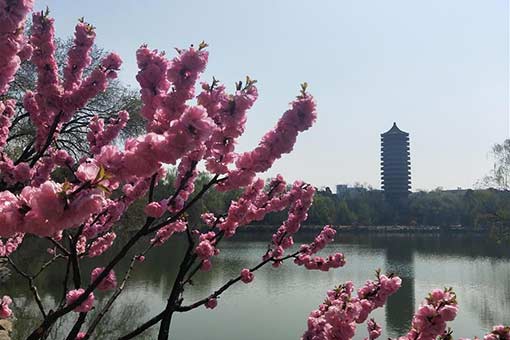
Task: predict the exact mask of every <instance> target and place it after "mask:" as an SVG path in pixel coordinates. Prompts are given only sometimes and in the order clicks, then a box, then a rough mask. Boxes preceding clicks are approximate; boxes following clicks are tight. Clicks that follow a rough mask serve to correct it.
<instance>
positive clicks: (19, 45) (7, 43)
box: [0, 0, 34, 94]
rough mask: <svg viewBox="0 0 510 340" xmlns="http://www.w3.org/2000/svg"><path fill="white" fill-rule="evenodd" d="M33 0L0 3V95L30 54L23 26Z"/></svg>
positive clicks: (5, 90)
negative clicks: (21, 55)
mask: <svg viewBox="0 0 510 340" xmlns="http://www.w3.org/2000/svg"><path fill="white" fill-rule="evenodd" d="M33 5H34V1H33V0H16V1H2V2H1V3H0V94H4V93H5V92H7V90H8V88H9V83H10V82H11V81H13V80H14V75H15V74H16V71H17V70H18V68H19V65H20V62H21V58H20V57H19V56H18V54H21V53H23V54H24V56H23V59H25V58H27V56H26V54H27V52H28V54H30V47H29V48H25V46H26V45H25V39H24V37H23V26H24V24H25V21H26V16H27V14H28V13H29V12H30V11H31V10H32V7H33Z"/></svg>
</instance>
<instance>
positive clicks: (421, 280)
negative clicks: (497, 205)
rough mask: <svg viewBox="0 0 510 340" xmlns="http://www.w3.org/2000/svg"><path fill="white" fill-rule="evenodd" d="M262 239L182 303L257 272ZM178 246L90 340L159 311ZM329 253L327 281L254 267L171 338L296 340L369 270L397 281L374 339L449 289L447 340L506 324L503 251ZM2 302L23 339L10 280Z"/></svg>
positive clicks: (54, 274)
mask: <svg viewBox="0 0 510 340" xmlns="http://www.w3.org/2000/svg"><path fill="white" fill-rule="evenodd" d="M312 238H313V234H309V235H303V241H305V240H306V241H308V240H311V239H312ZM268 239H269V237H268V235H261V234H255V233H244V234H242V235H240V237H239V238H238V240H237V241H228V242H225V243H224V244H223V247H222V250H221V254H220V255H219V256H218V257H217V258H215V259H214V261H213V263H214V267H213V270H212V272H210V273H200V275H197V277H196V280H194V285H193V287H191V289H189V290H188V291H187V292H186V295H185V304H188V303H191V302H193V301H195V300H197V299H200V298H203V297H205V296H208V295H209V294H210V293H211V292H212V291H214V290H215V289H217V288H218V287H220V286H221V285H222V284H223V283H225V282H226V281H228V280H229V278H231V277H233V276H236V275H237V274H238V273H239V271H240V270H241V269H242V268H244V267H251V266H253V265H255V264H257V263H258V261H259V259H260V256H261V255H262V254H263V253H264V252H265V250H266V247H267V241H266V240H268ZM183 241H184V240H183V239H178V238H175V239H173V240H171V242H168V243H167V244H166V245H165V246H163V247H160V248H156V249H154V252H153V253H152V254H151V255H150V256H148V258H147V260H146V261H145V262H144V263H141V264H139V265H138V266H137V267H136V269H135V271H134V272H133V274H132V277H131V280H130V281H129V283H128V285H127V287H126V290H125V291H124V292H123V294H122V295H121V297H120V298H119V299H118V303H117V304H116V306H115V307H114V308H113V310H112V311H111V315H109V316H108V317H107V318H105V321H106V324H107V327H104V328H103V329H98V333H97V335H96V337H95V338H96V339H114V338H115V337H117V336H120V335H123V334H125V333H126V332H128V331H130V330H132V329H134V328H135V327H136V325H138V324H140V323H141V322H143V321H144V320H147V319H149V318H150V317H152V316H153V315H155V314H157V313H158V312H160V311H161V310H162V309H163V308H164V305H165V302H166V299H167V298H168V295H169V292H170V290H171V285H172V283H173V279H174V277H175V270H176V268H177V265H178V261H179V260H180V258H181V256H182V253H183V251H184V249H185V243H184V242H183ZM24 247H25V251H26V252H27V253H31V249H30V248H31V247H35V245H30V244H29V245H25V246H24ZM336 251H341V252H343V253H344V254H345V256H346V259H347V265H346V266H345V267H344V268H340V269H337V270H333V271H330V272H317V271H307V270H305V269H304V268H302V267H298V266H296V265H294V264H293V263H291V262H289V263H285V264H284V265H283V266H282V267H280V268H278V269H276V268H272V267H267V268H262V269H261V270H259V271H257V272H256V275H255V280H254V281H253V282H252V283H251V284H248V285H246V284H243V283H239V284H237V285H235V286H233V287H232V288H231V289H229V290H228V291H227V292H226V293H224V294H223V295H222V296H221V298H220V299H219V303H218V307H217V308H216V309H214V310H213V311H211V310H206V309H205V308H203V307H200V308H198V309H196V310H193V311H191V312H188V313H183V314H178V315H177V316H176V317H175V318H174V320H173V322H172V337H171V338H172V339H187V340H199V339H208V340H230V339H232V340H234V339H236V340H237V339H244V340H255V339H280V340H287V339H298V338H299V336H300V335H301V334H302V333H303V331H304V328H305V326H306V318H307V316H308V314H309V312H310V311H311V310H312V309H314V308H316V307H317V305H318V304H319V303H320V302H321V301H323V300H324V296H325V292H326V290H328V289H331V288H332V287H334V286H336V285H338V284H340V283H343V282H345V281H347V280H352V281H354V283H355V284H356V285H360V284H362V283H363V282H364V281H365V280H367V279H372V278H374V275H375V270H376V269H377V268H381V269H382V270H383V272H393V273H396V274H398V275H399V276H400V277H401V278H402V279H403V286H402V288H401V289H400V291H399V292H398V293H397V294H395V295H394V296H392V297H390V299H389V301H388V304H387V305H386V306H385V307H384V308H383V309H379V310H377V311H376V312H375V313H374V314H373V316H374V317H375V319H376V320H377V321H378V322H379V323H381V324H382V326H383V328H384V330H385V332H384V334H383V337H381V339H385V338H387V337H397V336H399V335H403V334H405V332H406V331H407V330H408V329H409V325H410V320H411V316H412V314H413V312H414V311H415V310H416V308H417V306H418V305H419V304H420V302H421V301H422V300H423V298H424V297H425V296H426V295H427V292H429V291H430V290H431V289H433V288H436V287H440V288H441V287H454V288H455V291H456V293H457V296H458V301H459V305H460V313H459V316H458V318H457V320H455V322H453V323H452V326H453V328H454V329H455V334H454V335H455V338H459V337H473V336H475V335H482V334H484V333H485V332H487V331H488V330H489V329H490V327H491V326H492V325H493V324H496V323H505V324H510V249H509V247H508V244H500V243H497V242H494V241H492V240H490V239H489V238H488V237H487V236H480V235H478V236H475V235H439V234H438V235H409V234H408V235H395V234H368V235H366V234H365V235H352V234H344V235H342V234H340V235H337V241H336V242H335V243H333V244H331V245H330V246H329V247H328V248H327V252H336ZM32 253H33V254H34V255H31V256H28V257H26V258H19V257H18V258H17V259H16V261H17V262H19V263H20V265H23V266H28V268H31V269H32V270H33V271H35V270H36V269H35V268H36V264H37V263H38V262H41V261H43V260H44V259H43V258H39V257H40V255H39V256H36V255H35V252H32ZM20 254H21V253H20ZM104 257H108V255H104ZM89 262H90V260H89ZM100 263H101V259H94V260H93V261H92V263H87V264H85V265H84V266H83V268H82V269H83V272H84V273H86V274H84V275H86V276H88V275H89V273H90V271H91V269H92V268H94V267H96V266H97V265H98V264H100ZM126 265H127V263H123V264H122V265H121V266H120V267H119V269H118V270H117V273H118V276H119V277H120V276H122V273H123V272H124V271H125V269H126ZM59 267H60V268H59ZM61 275H62V267H61V266H59V265H56V266H55V267H51V268H50V269H49V270H48V271H47V272H46V273H44V274H43V275H42V276H41V278H40V280H39V290H40V292H41V296H42V299H43V302H44V303H45V305H47V306H52V305H54V304H55V303H56V302H57V301H58V300H60V298H61V286H62V283H61V282H62V278H61ZM86 280H88V277H87V278H86ZM0 293H1V294H9V295H11V296H13V297H14V298H15V308H14V311H15V314H16V316H17V321H16V323H15V329H16V332H17V333H16V336H15V338H16V339H23V338H24V337H25V336H26V334H27V332H28V331H29V329H33V327H34V326H35V325H36V322H37V318H38V310H37V308H36V306H35V304H34V303H33V302H32V300H31V298H30V295H29V292H28V291H27V286H26V283H25V281H23V279H21V278H19V277H17V276H15V275H13V276H12V278H11V279H10V280H9V281H8V282H7V283H5V284H3V287H2V289H1V292H0ZM96 298H97V301H98V305H101V304H103V303H105V302H106V300H107V299H108V294H104V293H98V294H96ZM91 314H93V313H91ZM92 316H93V315H92ZM74 318H76V315H71V319H68V320H65V321H64V322H62V323H60V324H58V325H57V327H55V329H54V333H53V334H52V337H53V338H54V339H60V338H62V337H63V335H62V332H63V331H64V330H65V329H66V328H67V327H68V326H69V323H70V322H71V321H72V319H74ZM155 334H156V330H154V331H153V332H150V331H149V332H147V333H145V334H144V335H143V336H140V337H138V338H137V339H153V338H154V337H155ZM358 334H359V335H358V337H357V339H363V338H364V337H365V336H366V330H365V327H364V326H359V331H358Z"/></svg>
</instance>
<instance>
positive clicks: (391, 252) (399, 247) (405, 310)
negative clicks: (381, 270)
mask: <svg viewBox="0 0 510 340" xmlns="http://www.w3.org/2000/svg"><path fill="white" fill-rule="evenodd" d="M400 241H401V242H397V243H390V244H388V247H387V248H386V271H387V272H389V273H395V274H396V275H398V276H399V277H400V278H401V279H402V287H401V288H400V289H399V290H398V292H397V293H396V294H395V295H393V296H392V297H391V299H389V300H388V303H387V304H386V306H385V309H386V325H387V326H386V327H387V329H388V331H389V332H391V333H393V334H404V333H405V332H406V331H408V330H409V325H410V324H411V319H412V315H413V313H414V307H415V306H414V249H412V248H411V247H407V246H406V245H407V244H406V242H405V240H400ZM402 241H404V242H402Z"/></svg>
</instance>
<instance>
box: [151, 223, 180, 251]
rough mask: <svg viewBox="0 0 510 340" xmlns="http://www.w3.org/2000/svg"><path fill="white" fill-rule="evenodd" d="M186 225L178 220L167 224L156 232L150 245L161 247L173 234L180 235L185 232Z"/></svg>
mask: <svg viewBox="0 0 510 340" xmlns="http://www.w3.org/2000/svg"><path fill="white" fill-rule="evenodd" d="M187 227H188V226H187V224H186V222H185V221H182V220H179V221H175V222H172V223H169V224H167V225H166V226H164V227H162V228H161V229H159V230H158V231H157V232H156V235H155V236H154V238H153V239H151V243H152V244H154V245H156V246H161V245H163V244H164V243H165V242H166V241H167V240H168V239H169V238H170V237H172V235H173V234H175V233H182V232H184V231H186V228H187Z"/></svg>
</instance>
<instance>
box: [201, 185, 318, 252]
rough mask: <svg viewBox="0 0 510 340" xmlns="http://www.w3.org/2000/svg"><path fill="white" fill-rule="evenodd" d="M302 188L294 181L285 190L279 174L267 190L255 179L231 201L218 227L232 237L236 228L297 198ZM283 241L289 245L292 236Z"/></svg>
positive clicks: (257, 219)
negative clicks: (288, 189) (290, 186)
mask: <svg viewBox="0 0 510 340" xmlns="http://www.w3.org/2000/svg"><path fill="white" fill-rule="evenodd" d="M303 190H304V187H303V183H302V182H295V183H294V185H293V187H292V189H291V190H290V191H289V192H285V181H284V179H283V177H282V176H281V175H278V176H276V178H274V179H272V180H271V182H270V183H269V186H268V189H267V190H264V181H263V180H262V179H256V180H254V181H253V182H252V183H251V184H250V185H249V186H247V187H246V188H245V189H244V192H243V195H242V196H241V197H240V198H239V199H238V200H237V201H233V202H231V204H230V207H229V209H228V214H227V216H226V217H225V218H224V219H222V220H221V221H219V222H220V223H219V228H220V230H222V231H224V232H225V236H227V237H232V236H233V235H234V234H235V233H236V230H237V228H239V227H241V226H243V225H247V224H249V223H250V222H252V221H260V220H262V219H263V218H264V216H266V215H267V214H268V213H270V212H274V211H281V210H283V209H285V208H286V207H288V206H289V205H290V204H291V202H293V201H296V200H299V199H300V197H301V195H302V192H303ZM306 190H310V189H309V188H307V189H306ZM312 190H313V188H312ZM312 196H313V192H312ZM213 217H214V216H213ZM209 218H211V217H209ZM305 218H306V217H305ZM282 230H283V229H282ZM284 242H286V243H287V244H288V245H289V246H291V245H292V238H291V237H287V238H286V240H284Z"/></svg>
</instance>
